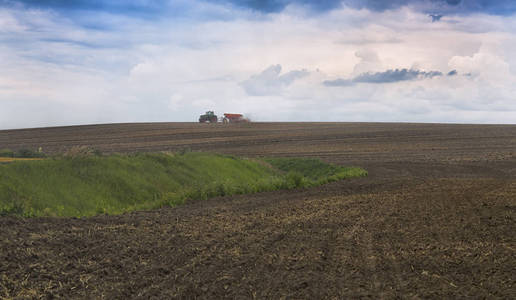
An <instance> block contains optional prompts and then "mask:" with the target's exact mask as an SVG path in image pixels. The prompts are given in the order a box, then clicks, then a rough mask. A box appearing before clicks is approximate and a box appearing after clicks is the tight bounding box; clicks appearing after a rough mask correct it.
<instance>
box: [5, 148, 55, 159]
mask: <svg viewBox="0 0 516 300" xmlns="http://www.w3.org/2000/svg"><path fill="white" fill-rule="evenodd" d="M0 157H10V158H43V157H45V154H44V153H43V152H42V151H41V149H40V150H38V151H33V150H30V149H20V150H18V151H12V150H9V149H0Z"/></svg>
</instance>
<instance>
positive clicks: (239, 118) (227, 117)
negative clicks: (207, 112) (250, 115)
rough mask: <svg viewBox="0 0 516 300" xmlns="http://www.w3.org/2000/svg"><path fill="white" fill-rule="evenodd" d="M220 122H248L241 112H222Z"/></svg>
mask: <svg viewBox="0 0 516 300" xmlns="http://www.w3.org/2000/svg"><path fill="white" fill-rule="evenodd" d="M222 122H224V123H245V122H249V119H247V118H244V115H242V114H229V113H225V114H224V119H222Z"/></svg>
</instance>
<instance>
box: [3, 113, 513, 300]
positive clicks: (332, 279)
mask: <svg viewBox="0 0 516 300" xmlns="http://www.w3.org/2000/svg"><path fill="white" fill-rule="evenodd" d="M74 145H87V146H92V147H94V148H97V149H100V150H101V151H103V152H105V153H109V152H130V151H157V150H185V149H191V150H194V151H197V150H200V151H212V152H219V153H230V154H236V155H240V156H261V155H264V156H313V157H320V158H322V159H323V160H325V161H329V162H333V163H337V164H341V165H356V166H360V167H363V168H365V169H367V170H368V171H369V176H368V177H366V178H358V179H352V180H344V181H339V182H334V183H331V184H327V185H324V186H320V187H316V188H311V189H306V190H293V191H277V192H267V193H260V194H254V195H239V196H233V197H221V198H216V199H211V200H209V201H202V202H201V201H200V202H194V203H189V204H187V205H184V206H181V207H176V208H166V209H160V210H156V211H148V212H136V213H131V214H126V215H120V216H98V217H94V218H89V219H59V218H43V219H20V218H13V217H0V228H1V229H0V298H1V297H6V298H10V297H27V298H33V297H42V298H52V297H62V298H106V299H124V298H142V299H148V298H166V299H168V298H206V299H219V298H236V299H246V298H272V299H278V298H288V299H320V298H332V299H340V298H363V297H365V298H396V297H401V298H416V299H417V298H435V299H443V298H500V299H511V298H512V299H514V298H515V297H516V126H494V125H438V124H379V123H250V124H241V125H236V126H223V125H219V124H217V125H215V124H193V123H192V124H188V123H155V124H115V125H94V126H77V127H59V128H42V129H27V130H10V131H0V148H10V149H12V150H17V149H21V148H32V149H37V148H38V147H42V148H43V151H44V152H47V153H52V152H62V151H66V149H69V148H70V147H72V146H74ZM27 184H30V182H28V183H27Z"/></svg>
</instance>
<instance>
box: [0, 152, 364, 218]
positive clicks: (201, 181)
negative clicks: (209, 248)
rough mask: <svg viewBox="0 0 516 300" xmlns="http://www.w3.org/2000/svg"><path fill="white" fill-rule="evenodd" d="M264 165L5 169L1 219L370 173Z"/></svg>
mask: <svg viewBox="0 0 516 300" xmlns="http://www.w3.org/2000/svg"><path fill="white" fill-rule="evenodd" d="M265 161H266V162H267V163H263V162H262V161H259V160H249V159H242V158H235V157H230V156H222V155H216V154H206V153H192V152H189V153H184V154H165V153H155V154H133V155H110V156H99V155H86V156H85V155H78V156H71V157H70V156H64V157H54V158H47V159H43V160H37V161H15V162H12V163H7V164H0V215H20V216H27V217H32V216H69V217H71V216H75V217H82V216H93V215H97V214H120V213H123V212H128V211H133V210H145V209H153V208H158V207H162V206H175V205H178V204H182V203H184V202H185V201H187V200H189V199H208V198H210V197H214V196H224V195H231V194H243V193H254V192H260V191H268V190H276V189H290V188H296V187H307V186H312V185H317V184H322V183H326V182H329V181H333V180H338V179H341V178H346V177H353V176H363V175H365V174H366V173H365V171H363V170H362V169H358V168H341V167H337V166H333V165H328V164H325V163H323V162H321V161H318V160H312V159H290V158H289V159H265ZM312 171H313V172H312Z"/></svg>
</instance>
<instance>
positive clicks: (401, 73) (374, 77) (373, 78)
mask: <svg viewBox="0 0 516 300" xmlns="http://www.w3.org/2000/svg"><path fill="white" fill-rule="evenodd" d="M439 76H443V73H442V72H439V71H429V72H426V71H419V70H414V69H394V70H387V71H385V72H377V73H364V74H360V75H358V76H357V77H355V78H353V79H341V78H339V79H336V80H326V81H324V82H323V84H324V85H326V86H350V85H353V84H355V83H376V84H378V83H393V82H400V81H409V80H417V79H425V78H433V77H439Z"/></svg>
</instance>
